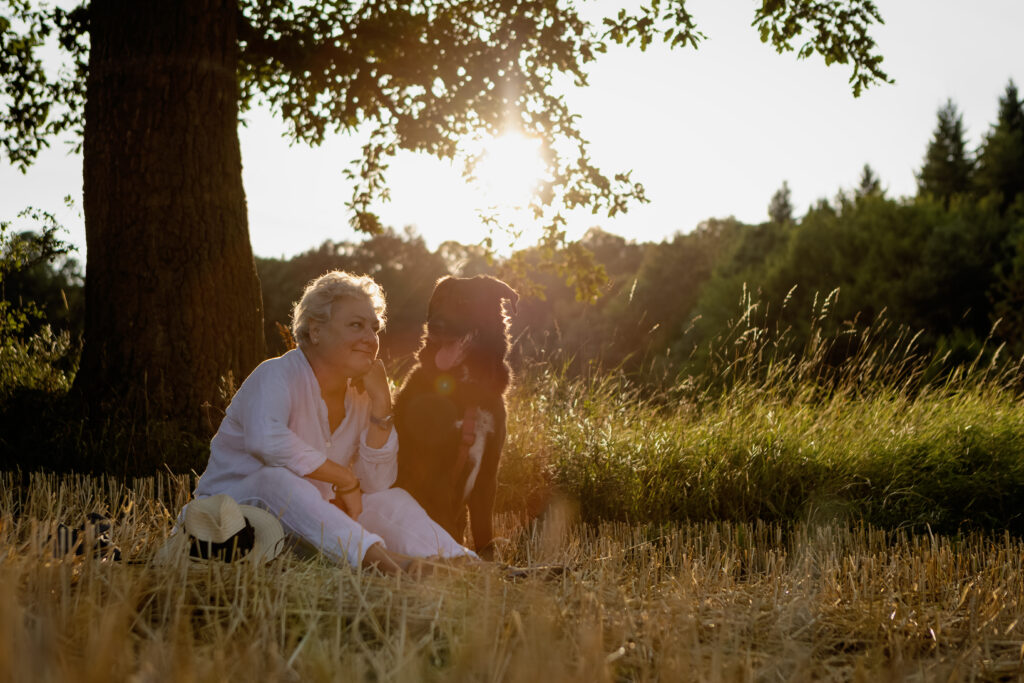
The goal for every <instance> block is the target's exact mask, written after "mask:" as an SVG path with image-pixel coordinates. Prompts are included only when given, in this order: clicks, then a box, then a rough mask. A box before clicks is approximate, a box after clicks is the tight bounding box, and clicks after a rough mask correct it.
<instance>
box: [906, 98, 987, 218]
mask: <svg viewBox="0 0 1024 683" xmlns="http://www.w3.org/2000/svg"><path fill="white" fill-rule="evenodd" d="M938 120H939V121H938V125H937V126H936V128H935V133H934V135H933V136H932V141H931V142H930V143H928V151H927V152H925V155H924V165H923V166H922V167H921V172H920V173H918V175H917V188H918V191H919V192H920V193H921V194H923V195H931V196H933V197H936V198H937V199H941V200H942V203H943V204H944V205H946V206H949V200H950V198H952V197H953V195H957V194H963V193H966V192H969V191H970V189H971V178H972V174H973V172H974V161H973V159H971V157H970V154H969V153H968V151H967V144H966V142H965V141H964V121H963V116H962V115H961V114H960V112H959V111H958V110H957V106H956V104H955V103H954V102H953V100H951V99H950V100H947V101H946V104H944V105H943V106H942V107H940V108H939V111H938Z"/></svg>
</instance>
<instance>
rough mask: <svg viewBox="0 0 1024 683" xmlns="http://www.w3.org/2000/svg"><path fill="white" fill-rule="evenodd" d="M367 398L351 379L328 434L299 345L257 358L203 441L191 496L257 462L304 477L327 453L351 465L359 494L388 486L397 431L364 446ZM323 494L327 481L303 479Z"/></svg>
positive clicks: (240, 475)
mask: <svg viewBox="0 0 1024 683" xmlns="http://www.w3.org/2000/svg"><path fill="white" fill-rule="evenodd" d="M369 424H370V397H369V395H367V394H366V393H362V394H360V393H359V392H358V391H356V389H355V388H353V387H352V385H351V384H350V385H349V388H348V391H346V392H345V418H344V419H343V420H342V421H341V424H340V425H338V428H337V429H335V430H334V432H333V433H331V431H330V427H329V426H328V420H327V405H326V404H325V403H324V400H323V398H322V397H321V395H320V385H319V383H318V382H317V380H316V376H315V375H314V374H313V368H312V367H311V366H310V364H309V361H308V360H307V359H306V355H305V354H304V353H303V352H302V350H301V349H292V350H291V351H288V352H287V353H285V354H284V355H282V356H279V357H277V358H271V359H269V360H266V361H264V362H263V363H261V364H260V365H259V366H258V367H257V368H256V369H255V370H253V371H252V374H250V375H249V377H247V378H246V380H245V381H244V382H242V386H240V387H239V388H238V392H237V393H235V396H234V398H232V399H231V404H230V405H229V406H228V409H227V412H226V414H225V416H224V420H223V421H222V422H221V425H220V429H218V430H217V434H216V435H215V436H214V437H213V440H212V441H211V442H210V462H209V464H207V466H206V471H204V472H203V474H202V476H201V477H200V478H199V482H198V484H197V485H196V490H195V496H196V498H200V497H203V496H210V495H215V494H217V493H222V492H224V491H225V490H226V489H228V488H229V487H230V486H231V485H232V484H235V483H237V482H238V481H240V480H241V479H244V478H245V477H247V476H249V475H250V474H252V473H253V472H256V471H257V470H259V469H260V468H261V467H286V468H288V469H289V470H291V471H292V472H294V473H295V474H297V475H299V476H301V477H305V476H306V475H307V474H309V473H310V472H312V471H313V470H315V469H317V468H318V467H320V465H322V464H323V463H324V461H325V460H327V459H328V458H330V459H331V460H332V461H334V462H336V463H338V464H339V465H345V466H347V467H350V468H351V469H352V471H353V472H354V473H355V475H356V477H358V478H359V482H360V485H361V487H362V489H363V491H364V492H365V493H373V492H375V491H382V490H384V489H387V488H388V487H390V486H391V485H392V484H394V483H395V478H396V477H397V475H398V437H397V435H396V434H395V430H394V429H392V430H391V434H390V435H388V440H387V442H385V444H384V445H383V446H381V447H380V448H370V447H369V446H367V445H366V432H367V428H368V426H369ZM308 481H311V482H312V483H313V484H315V485H316V486H317V488H318V489H319V490H320V493H321V495H322V496H323V497H324V499H325V500H330V499H332V498H333V497H334V494H333V492H332V491H331V486H330V484H327V483H326V482H321V481H315V480H312V479H310V480H308Z"/></svg>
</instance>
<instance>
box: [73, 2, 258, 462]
mask: <svg viewBox="0 0 1024 683" xmlns="http://www.w3.org/2000/svg"><path fill="white" fill-rule="evenodd" d="M236 11H237V3H236V2H235V1H234V0H145V1H142V2H140V1H139V0H95V1H94V2H93V3H92V4H91V7H90V40H91V45H90V56H89V70H88V81H87V101H86V108H85V140H84V149H83V152H84V188H83V206H84V211H85V230H86V244H87V246H88V259H87V265H86V321H85V341H84V347H83V351H82V362H81V368H80V371H79V374H78V376H77V378H76V380H75V390H76V392H77V393H78V395H80V396H82V397H83V398H84V399H85V400H86V401H87V403H88V404H90V406H101V409H100V411H99V414H100V415H101V416H103V415H104V414H106V413H107V412H108V411H110V410H112V409H114V408H117V409H118V410H119V411H121V410H122V409H126V410H127V411H128V412H127V415H128V416H129V417H130V418H131V419H132V420H133V421H134V422H135V423H136V424H138V423H139V422H140V421H142V422H150V421H153V420H165V419H171V420H174V421H177V422H180V423H181V424H182V426H183V427H184V428H185V429H186V430H188V431H192V432H193V433H197V434H202V433H204V432H207V431H208V430H209V428H210V427H211V426H212V427H214V428H215V427H216V423H217V422H219V418H218V417H216V416H218V415H220V414H221V413H220V411H219V410H218V408H221V407H222V406H223V405H224V403H225V400H224V399H225V398H229V396H225V394H224V391H223V388H222V387H223V385H224V383H225V380H227V379H228V378H231V379H232V380H233V382H234V383H235V384H237V383H239V382H241V380H242V379H244V378H245V377H246V376H247V375H248V373H249V372H250V371H251V370H252V368H253V367H254V366H255V365H256V364H257V363H259V362H260V361H261V360H262V359H263V358H264V353H265V352H264V348H265V347H264V338H263V313H262V298H261V294H260V285H259V280H258V278H257V276H256V268H255V264H254V261H253V256H252V248H251V246H250V243H249V228H248V222H247V217H246V204H245V192H244V190H243V188H242V163H241V155H240V151H239V144H238V130H237V125H238V79H237V73H236V69H237V64H238V55H237V49H238V48H237V40H236V23H235V22H236V14H235V13H236ZM204 404H209V405H208V406H207V407H206V408H204ZM210 407H212V410H211V409H210ZM122 414H123V413H122ZM210 415H212V416H214V419H213V424H212V425H211V424H210V421H209V419H208V416H210ZM101 419H102V417H101ZM153 464H154V465H157V466H159V463H157V462H154V463H153Z"/></svg>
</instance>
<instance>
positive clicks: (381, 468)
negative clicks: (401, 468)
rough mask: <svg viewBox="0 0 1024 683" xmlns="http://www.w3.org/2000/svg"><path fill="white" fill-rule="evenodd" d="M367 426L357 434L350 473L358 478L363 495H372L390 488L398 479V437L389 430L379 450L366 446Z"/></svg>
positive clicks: (392, 430) (393, 431)
mask: <svg viewBox="0 0 1024 683" xmlns="http://www.w3.org/2000/svg"><path fill="white" fill-rule="evenodd" d="M368 430H369V426H366V427H363V429H362V431H361V432H360V434H359V446H358V453H357V457H356V458H355V462H354V463H353V465H352V471H353V472H354V473H355V475H356V476H357V477H358V478H359V484H360V486H361V487H362V489H363V492H364V493H374V492H376V491H383V490H384V489H386V488H390V487H391V485H392V484H394V483H395V479H397V478H398V435H397V434H395V428H394V427H392V428H391V433H390V434H389V435H388V440H387V441H385V442H384V445H383V446H381V447H380V448H370V447H369V446H367V445H366V432H367V431H368Z"/></svg>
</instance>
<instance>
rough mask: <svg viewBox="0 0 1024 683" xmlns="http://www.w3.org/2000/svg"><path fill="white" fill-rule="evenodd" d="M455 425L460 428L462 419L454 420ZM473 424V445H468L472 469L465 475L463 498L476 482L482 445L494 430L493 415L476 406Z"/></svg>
mask: <svg viewBox="0 0 1024 683" xmlns="http://www.w3.org/2000/svg"><path fill="white" fill-rule="evenodd" d="M455 426H456V427H458V428H459V429H462V420H459V421H458V422H456V423H455ZM474 426H475V429H474V433H475V435H476V436H475V438H474V439H473V445H472V446H470V447H469V461H470V462H471V463H472V464H473V469H472V470H471V471H470V473H469V476H468V477H466V486H465V487H464V488H463V489H462V499H463V500H466V499H467V498H469V492H470V491H472V490H473V485H474V484H476V476H477V475H478V474H479V473H480V463H481V462H483V459H484V446H486V445H487V435H488V434H490V433H492V432H493V431H494V416H493V415H491V414H490V413H489V412H487V411H486V410H481V409H479V408H477V411H476V424H475V425H474Z"/></svg>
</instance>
